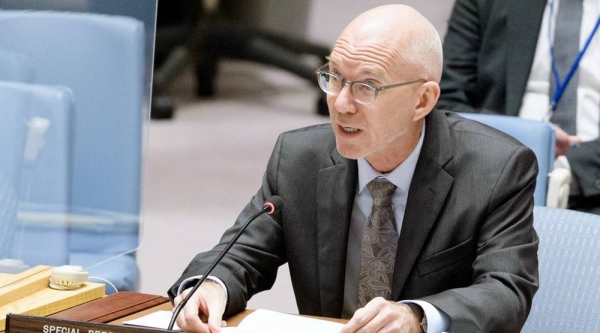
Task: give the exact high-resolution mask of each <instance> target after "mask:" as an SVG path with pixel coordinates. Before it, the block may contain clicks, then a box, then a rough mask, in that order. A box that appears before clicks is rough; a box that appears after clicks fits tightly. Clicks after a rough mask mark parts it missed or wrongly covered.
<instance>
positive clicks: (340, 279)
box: [317, 150, 358, 317]
mask: <svg viewBox="0 0 600 333" xmlns="http://www.w3.org/2000/svg"><path fill="white" fill-rule="evenodd" d="M331 157H332V160H333V163H334V164H333V165H332V166H330V167H326V168H323V169H321V170H320V171H319V175H318V185H317V223H318V227H317V230H318V231H317V244H318V249H319V250H318V251H319V252H318V261H317V262H318V265H319V277H318V280H319V283H320V288H319V290H320V293H321V295H320V298H321V299H320V301H321V315H323V316H327V317H339V316H340V315H341V313H342V304H343V300H344V274H345V267H346V265H345V263H346V252H347V245H348V232H349V228H350V217H351V214H352V207H353V204H354V196H355V192H356V184H357V179H358V166H357V163H356V161H354V160H347V159H345V158H343V157H342V156H341V155H340V154H339V153H338V152H337V150H335V151H334V152H332V154H331ZM340 263H341V264H340Z"/></svg>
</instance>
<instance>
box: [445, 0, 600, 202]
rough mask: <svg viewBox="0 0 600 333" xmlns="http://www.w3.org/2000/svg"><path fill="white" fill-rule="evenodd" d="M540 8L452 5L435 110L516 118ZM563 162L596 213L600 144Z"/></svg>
mask: <svg viewBox="0 0 600 333" xmlns="http://www.w3.org/2000/svg"><path fill="white" fill-rule="evenodd" d="M545 6H546V0H527V1H522V0H456V2H455V5H454V9H453V11H452V16H451V17H450V21H449V24H448V32H447V34H446V37H445V40H444V71H443V75H442V81H441V83H440V87H441V90H442V93H441V96H440V100H439V102H438V105H437V106H438V108H441V109H446V110H453V111H456V112H481V113H496V114H505V115H510V116H518V115H519V110H520V108H521V101H522V99H523V95H524V93H525V88H526V85H527V80H528V79H529V72H530V70H531V65H532V63H533V58H534V55H535V50H536V45H537V40H538V34H539V31H540V25H541V23H542V18H543V15H544V8H545ZM598 109H599V112H600V105H599V106H598ZM567 159H568V160H569V164H570V165H571V166H572V171H573V175H574V176H575V178H576V179H577V181H578V184H579V186H580V189H581V192H582V194H583V197H584V198H583V200H584V201H585V202H583V206H590V204H592V206H595V207H598V208H600V139H596V140H594V141H590V142H585V143H584V144H583V145H582V147H581V148H580V149H570V150H569V151H568V153H567ZM593 202H595V205H594V204H593ZM598 213H600V210H599V211H598Z"/></svg>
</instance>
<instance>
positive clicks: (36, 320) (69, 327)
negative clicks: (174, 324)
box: [6, 313, 173, 333]
mask: <svg viewBox="0 0 600 333" xmlns="http://www.w3.org/2000/svg"><path fill="white" fill-rule="evenodd" d="M165 332H173V331H168V330H163V329H157V328H146V327H139V326H125V325H123V326H121V325H110V324H102V323H91V322H85V321H76V320H67V319H55V318H47V317H37V316H27V315H20V314H12V313H11V314H8V315H7V316H6V333H165Z"/></svg>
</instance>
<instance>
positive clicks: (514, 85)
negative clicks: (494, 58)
mask: <svg viewBox="0 0 600 333" xmlns="http://www.w3.org/2000/svg"><path fill="white" fill-rule="evenodd" d="M506 6H507V10H508V15H507V22H506V27H507V34H506V36H507V37H506V38H507V42H508V43H507V47H508V50H507V62H506V64H507V69H506V112H507V114H508V115H512V116H517V115H518V114H519V110H520V108H521V101H522V99H523V94H524V93H525V87H526V85H527V80H528V79H529V73H530V71H531V64H532V63H533V57H534V55H535V51H536V47H532V45H533V46H535V45H537V40H538V35H539V31H540V26H541V23H542V18H543V17H544V8H545V6H546V0H527V1H523V0H506ZM524 73H525V74H524Z"/></svg>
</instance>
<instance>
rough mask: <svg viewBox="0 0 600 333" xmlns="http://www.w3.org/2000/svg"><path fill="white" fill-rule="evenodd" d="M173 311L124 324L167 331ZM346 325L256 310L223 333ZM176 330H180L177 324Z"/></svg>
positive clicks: (322, 332) (327, 331)
mask: <svg viewBox="0 0 600 333" xmlns="http://www.w3.org/2000/svg"><path fill="white" fill-rule="evenodd" d="M171 315H172V312H171V311H165V310H162V311H156V312H153V313H150V314H148V315H145V316H143V317H140V318H137V319H133V320H128V321H126V322H123V324H126V325H135V326H145V327H155V328H162V329H166V328H167V326H168V325H169V322H170V320H171ZM343 326H344V325H343V324H340V323H334V322H331V321H327V320H322V319H315V318H308V317H302V316H298V315H290V314H285V313H281V312H276V311H270V310H256V311H253V312H252V313H250V314H249V315H247V316H246V318H244V319H243V320H242V321H241V322H240V324H239V325H238V326H237V327H222V328H221V332H222V333H281V332H286V333H306V332H311V333H335V332H339V331H340V330H341V329H342V327H343ZM173 329H174V330H180V329H179V327H178V326H177V324H175V326H174V327H173Z"/></svg>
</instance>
